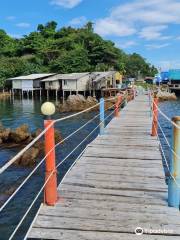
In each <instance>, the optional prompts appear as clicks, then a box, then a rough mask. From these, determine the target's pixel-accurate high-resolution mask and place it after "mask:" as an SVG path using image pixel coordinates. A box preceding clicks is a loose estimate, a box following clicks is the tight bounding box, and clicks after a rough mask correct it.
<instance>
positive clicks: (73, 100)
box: [66, 94, 86, 104]
mask: <svg viewBox="0 0 180 240" xmlns="http://www.w3.org/2000/svg"><path fill="white" fill-rule="evenodd" d="M66 102H67V104H78V103H86V99H85V97H84V96H83V95H80V94H77V95H70V96H69V97H68V99H67V101H66Z"/></svg>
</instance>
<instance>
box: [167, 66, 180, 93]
mask: <svg viewBox="0 0 180 240" xmlns="http://www.w3.org/2000/svg"><path fill="white" fill-rule="evenodd" d="M169 81H170V82H169V89H170V90H171V91H174V90H175V91H176V90H178V91H180V69H171V70H169Z"/></svg>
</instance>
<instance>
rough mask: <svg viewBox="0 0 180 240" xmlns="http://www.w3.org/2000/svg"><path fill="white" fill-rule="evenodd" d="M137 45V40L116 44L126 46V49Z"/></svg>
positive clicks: (121, 46)
mask: <svg viewBox="0 0 180 240" xmlns="http://www.w3.org/2000/svg"><path fill="white" fill-rule="evenodd" d="M136 45H137V42H135V41H127V42H123V43H117V44H116V46H117V47H120V48H124V49H126V48H131V47H133V46H136Z"/></svg>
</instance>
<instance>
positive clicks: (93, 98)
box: [86, 96, 98, 105]
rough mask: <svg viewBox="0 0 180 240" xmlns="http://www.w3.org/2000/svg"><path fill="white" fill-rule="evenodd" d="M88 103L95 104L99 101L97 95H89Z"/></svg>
mask: <svg viewBox="0 0 180 240" xmlns="http://www.w3.org/2000/svg"><path fill="white" fill-rule="evenodd" d="M86 103H87V104H92V105H95V104H97V103H98V101H97V99H96V98H95V97H91V96H89V97H88V98H87V100H86Z"/></svg>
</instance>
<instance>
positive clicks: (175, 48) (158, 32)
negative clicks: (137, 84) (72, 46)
mask: <svg viewBox="0 0 180 240" xmlns="http://www.w3.org/2000/svg"><path fill="white" fill-rule="evenodd" d="M0 14H1V18H0V28H2V29H4V30H5V31H6V32H7V33H8V34H9V35H11V36H13V37H16V38H19V37H21V36H23V35H26V34H28V33H30V32H31V31H34V30H35V29H36V28H37V25H38V24H39V23H42V24H45V23H46V22H48V21H51V20H55V21H57V22H58V28H61V27H62V26H73V27H81V26H83V25H84V24H85V23H86V22H87V21H92V22H93V23H94V30H95V32H96V33H98V34H100V35H101V36H102V37H103V38H105V39H108V40H112V41H113V42H115V44H116V46H117V47H119V48H122V49H123V50H124V51H125V52H127V53H133V52H137V53H139V54H141V55H142V56H143V57H144V58H146V59H147V61H148V62H150V63H151V64H154V65H155V66H156V67H158V68H161V69H163V70H167V69H169V68H180V0H147V1H146V0H30V1H25V0H6V1H0Z"/></svg>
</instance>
